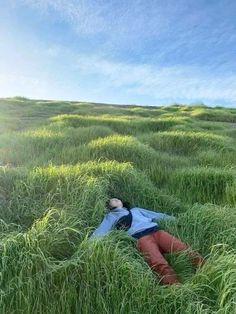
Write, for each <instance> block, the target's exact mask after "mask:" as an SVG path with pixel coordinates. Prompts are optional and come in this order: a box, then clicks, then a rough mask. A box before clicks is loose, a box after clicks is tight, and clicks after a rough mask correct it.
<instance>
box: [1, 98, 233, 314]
mask: <svg viewBox="0 0 236 314" xmlns="http://www.w3.org/2000/svg"><path fill="white" fill-rule="evenodd" d="M110 197H120V198H122V199H126V200H128V201H129V202H130V203H131V204H132V205H133V206H138V207H143V208H149V209H151V210H156V211H162V212H165V213H168V214H173V215H174V216H175V217H176V218H177V219H176V221H174V222H173V221H171V222H169V221H168V222H167V221H163V222H162V225H163V227H164V228H165V229H166V230H168V231H169V232H170V233H172V234H174V235H175V236H177V237H179V238H181V239H182V240H183V241H185V242H187V243H189V244H190V245H191V246H192V247H193V248H194V249H196V250H198V251H199V252H200V253H201V254H202V255H204V256H205V257H206V258H207V262H206V263H205V264H204V266H203V267H202V268H200V269H198V270H197V271H196V270H195V269H193V268H192V266H191V264H190V262H189V259H188V257H187V255H186V254H185V253H181V254H175V255H174V254H166V258H167V260H168V261H169V263H170V264H171V265H172V266H173V268H174V269H175V270H176V272H177V274H178V276H179V278H180V281H181V282H182V285H181V286H178V287H177V286H170V287H168V286H161V285H160V284H159V279H158V277H157V276H156V275H155V274H154V273H153V272H152V270H151V269H150V267H149V266H148V265H147V263H146V262H145V260H144V259H143V257H142V256H141V255H140V254H139V253H138V252H137V250H136V248H135V244H134V241H135V240H134V239H133V238H130V237H129V236H128V235H127V234H126V233H125V232H123V231H118V230H112V231H111V232H109V233H108V234H107V235H106V236H104V237H102V239H98V238H96V239H89V235H90V234H91V232H92V231H93V230H94V229H95V228H96V227H97V226H98V224H99V223H100V222H101V220H102V218H103V216H104V214H105V213H106V210H105V202H106V200H107V199H108V198H110ZM0 241H1V242H0V254H1V264H0V265H1V266H0V313H2V314H4V313H10V314H13V313H16V314H17V313H24V314H31V313H42V314H45V313H50V314H51V313H52V314H54V313H55V314H58V313H66V314H67V313H82V314H87V313H88V314H90V313H94V312H97V313H109V314H110V313H114V314H115V313H117V314H118V313H124V314H126V313H155V314H156V313H160V314H172V313H180V314H183V313H198V314H200V313H202V314H207V313H215V314H216V313H217V314H221V313H222V314H223V313H229V314H231V313H232V314H233V313H236V109H233V108H227V109H226V108H223V107H214V108H213V107H207V106H205V105H201V104H200V105H192V106H188V105H178V104H174V105H170V106H159V107H154V106H152V107H142V106H135V105H122V106H121V105H119V106H116V105H108V104H98V103H85V102H69V101H62V102H59V101H46V100H31V99H27V98H23V97H15V98H7V99H0Z"/></svg>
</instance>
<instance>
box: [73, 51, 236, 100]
mask: <svg viewBox="0 0 236 314" xmlns="http://www.w3.org/2000/svg"><path fill="white" fill-rule="evenodd" d="M77 67H78V69H79V71H80V73H81V72H83V73H84V74H86V75H88V74H90V75H97V76H98V77H100V78H101V79H102V83H101V84H105V85H106V86H107V87H109V86H110V87H111V86H112V87H117V88H126V89H127V90H129V92H132V93H133V94H139V95H149V96H150V95H152V97H154V98H155V99H156V100H157V101H158V100H161V99H167V98H169V99H173V100H174V99H175V100H177V99H181V98H184V99H188V100H190V101H194V100H199V99H209V100H217V99H225V100H226V101H230V102H236V75H224V76H222V75H216V74H215V73H212V74H211V71H210V69H209V68H207V67H199V66H184V65H175V66H171V67H165V66H162V67H161V66H154V65H149V64H129V63H124V62H114V61H109V60H107V59H104V58H101V57H98V56H95V55H90V56H85V55H79V56H78V57H77ZM98 82H99V81H98ZM98 84H99V83H98Z"/></svg>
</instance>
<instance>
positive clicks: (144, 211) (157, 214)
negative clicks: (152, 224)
mask: <svg viewBox="0 0 236 314" xmlns="http://www.w3.org/2000/svg"><path fill="white" fill-rule="evenodd" d="M139 211H140V212H141V214H142V215H143V216H145V217H148V218H151V219H176V218H175V217H174V216H170V215H167V214H165V213H160V212H154V211H152V210H148V209H145V208H139Z"/></svg>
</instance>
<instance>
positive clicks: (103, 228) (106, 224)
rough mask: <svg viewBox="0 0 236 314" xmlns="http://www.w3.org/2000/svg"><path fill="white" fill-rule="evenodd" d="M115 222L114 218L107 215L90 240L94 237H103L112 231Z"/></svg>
mask: <svg viewBox="0 0 236 314" xmlns="http://www.w3.org/2000/svg"><path fill="white" fill-rule="evenodd" d="M114 222H115V219H114V216H112V215H109V214H106V215H105V217H104V218H103V220H102V222H101V224H100V225H99V226H98V227H97V229H95V230H94V232H93V233H92V234H91V236H90V238H92V237H94V236H103V235H105V234H106V233H108V231H110V230H111V229H112V226H113V224H114Z"/></svg>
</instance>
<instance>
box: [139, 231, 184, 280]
mask: <svg viewBox="0 0 236 314" xmlns="http://www.w3.org/2000/svg"><path fill="white" fill-rule="evenodd" d="M136 247H137V249H138V250H139V251H140V252H141V253H142V254H143V255H144V258H145V260H146V261H147V263H148V264H149V266H150V267H151V269H152V270H154V271H155V272H156V273H157V274H158V275H159V276H160V277H161V279H160V282H161V283H162V284H175V283H178V282H179V281H178V279H177V276H176V273H175V271H174V270H173V269H172V268H171V267H170V265H169V264H168V262H167V261H166V259H165V258H164V257H163V255H162V254H161V252H160V250H159V247H158V245H157V243H156V242H155V239H154V238H153V236H152V234H148V235H146V236H143V237H141V238H140V239H138V240H137V242H136Z"/></svg>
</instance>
